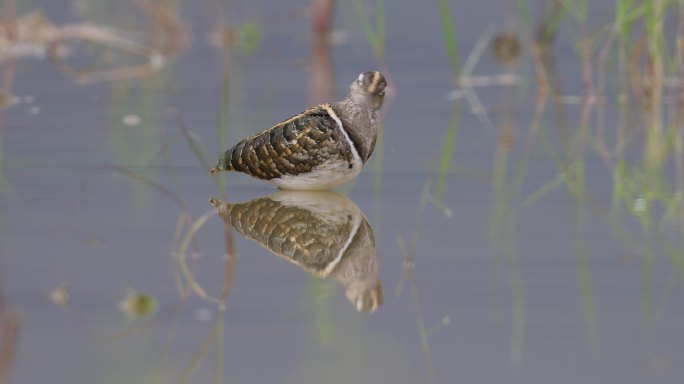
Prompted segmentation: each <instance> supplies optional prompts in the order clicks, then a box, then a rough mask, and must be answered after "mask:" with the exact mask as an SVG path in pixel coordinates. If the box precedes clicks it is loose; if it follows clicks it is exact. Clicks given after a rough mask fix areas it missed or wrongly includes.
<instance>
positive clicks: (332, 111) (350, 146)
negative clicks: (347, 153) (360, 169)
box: [323, 104, 363, 165]
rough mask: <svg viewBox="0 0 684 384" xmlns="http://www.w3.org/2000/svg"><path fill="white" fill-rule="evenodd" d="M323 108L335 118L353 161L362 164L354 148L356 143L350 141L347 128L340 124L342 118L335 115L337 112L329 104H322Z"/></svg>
mask: <svg viewBox="0 0 684 384" xmlns="http://www.w3.org/2000/svg"><path fill="white" fill-rule="evenodd" d="M323 108H325V110H326V111H327V112H328V114H329V115H330V117H332V118H333V120H335V122H336V123H337V126H338V127H340V131H342V134H343V135H344V138H345V139H346V140H347V143H349V148H351V151H352V156H353V157H354V160H355V161H358V162H360V163H361V164H362V165H363V161H362V160H361V156H359V151H357V150H356V144H354V142H353V141H352V139H351V138H350V137H349V134H348V133H347V130H346V129H345V128H344V125H343V124H342V120H340V118H339V117H338V116H337V113H335V110H334V109H333V108H332V107H331V106H330V104H324V105H323Z"/></svg>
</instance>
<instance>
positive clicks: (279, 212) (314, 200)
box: [209, 191, 383, 312]
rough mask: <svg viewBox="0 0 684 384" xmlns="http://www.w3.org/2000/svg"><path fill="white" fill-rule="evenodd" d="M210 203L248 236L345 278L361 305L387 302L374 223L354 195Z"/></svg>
mask: <svg viewBox="0 0 684 384" xmlns="http://www.w3.org/2000/svg"><path fill="white" fill-rule="evenodd" d="M209 202H210V203H211V204H212V205H213V206H215V207H216V209H217V210H218V213H219V215H220V216H221V218H223V220H224V221H226V222H229V223H230V224H231V226H232V227H233V228H235V229H236V230H237V231H238V232H240V233H241V234H242V235H244V236H245V237H246V238H248V239H251V240H255V241H256V242H258V243H259V244H261V245H262V246H263V247H264V248H266V249H268V250H269V251H270V252H272V253H274V254H276V255H278V256H280V257H282V258H284V259H286V260H287V261H290V262H291V263H293V264H295V265H297V266H298V267H300V268H302V269H303V270H305V271H307V272H309V273H312V274H314V275H316V276H319V277H324V278H334V279H335V280H337V281H339V282H340V283H341V284H342V285H343V286H344V288H345V291H346V296H347V299H348V300H349V301H350V302H351V303H352V304H354V305H355V306H356V308H357V310H359V311H364V312H373V311H374V310H375V309H377V308H378V307H379V306H380V305H382V302H383V295H382V287H381V286H380V280H379V278H378V263H377V257H376V250H375V236H374V234H373V228H371V226H370V224H369V223H368V220H367V219H366V217H365V216H364V215H363V213H362V212H361V210H360V209H359V207H357V206H356V204H354V203H353V202H352V201H351V200H349V199H348V198H346V197H344V196H341V195H339V194H337V193H333V192H313V191H312V192H295V191H280V192H277V193H274V194H272V195H269V196H266V197H262V198H258V199H255V200H252V201H249V202H247V203H239V204H233V203H225V202H222V201H220V200H218V199H215V198H211V199H210V200H209Z"/></svg>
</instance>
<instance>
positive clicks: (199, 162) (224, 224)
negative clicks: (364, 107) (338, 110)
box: [0, 0, 684, 383]
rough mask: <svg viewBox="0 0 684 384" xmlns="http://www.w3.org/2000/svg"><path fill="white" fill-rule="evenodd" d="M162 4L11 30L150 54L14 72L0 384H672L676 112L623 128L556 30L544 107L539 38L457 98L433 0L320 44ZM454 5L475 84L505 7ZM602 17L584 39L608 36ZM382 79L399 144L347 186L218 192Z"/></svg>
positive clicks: (613, 91) (677, 323)
mask: <svg viewBox="0 0 684 384" xmlns="http://www.w3.org/2000/svg"><path fill="white" fill-rule="evenodd" d="M7 3H11V2H7ZM114 3H116V4H117V6H116V7H115V6H114ZM161 3H164V4H165V5H166V6H165V7H164V8H155V7H147V8H145V7H143V10H142V11H141V9H140V8H137V7H136V6H135V5H130V4H127V5H121V3H120V2H115V1H99V2H95V1H92V2H87V1H66V0H60V1H50V2H47V1H43V2H40V1H33V2H26V3H24V2H22V4H20V6H19V5H17V6H18V9H17V14H18V15H22V14H26V13H28V12H30V11H31V10H35V9H42V10H43V12H44V17H45V18H46V19H48V20H49V21H50V22H51V23H52V24H53V25H56V26H59V25H80V27H79V28H82V27H83V24H81V23H84V22H86V21H87V22H91V23H92V25H103V26H108V27H111V28H114V30H116V31H127V32H126V33H121V34H120V35H121V36H123V37H124V41H125V42H130V41H136V42H139V45H135V44H134V45H131V44H128V43H122V41H121V40H117V39H114V38H109V37H106V38H102V36H101V35H97V36H98V37H97V38H96V39H95V40H97V41H94V42H93V41H90V42H91V43H99V44H91V45H96V46H97V47H95V48H93V47H89V46H88V45H87V44H83V42H79V41H78V40H79V38H73V36H72V37H71V38H69V39H68V44H65V46H68V47H69V52H66V53H65V56H64V58H60V59H54V58H53V59H52V60H50V59H48V58H41V53H40V52H37V53H36V52H34V51H35V50H32V49H28V50H27V48H26V47H24V48H22V49H23V51H21V52H19V53H23V55H19V57H15V58H14V59H12V58H7V59H3V61H2V62H1V64H2V91H3V93H4V94H5V96H6V98H8V99H9V100H11V102H10V103H8V104H7V105H4V103H3V110H2V111H1V112H0V113H1V114H2V115H1V116H0V278H1V279H0V283H1V284H0V299H1V300H0V317H1V318H0V322H1V324H0V327H1V329H0V333H1V336H0V342H1V347H0V374H1V375H2V377H1V379H2V380H7V382H13V383H44V382H52V383H129V382H130V383H168V382H188V383H206V382H238V383H273V382H282V383H318V382H327V383H458V382H467V383H471V382H472V383H547V382H554V383H578V382H585V383H612V382H619V383H645V382H649V383H680V382H681V381H682V378H684V367H683V366H682V364H681V361H682V358H683V357H684V332H682V329H683V328H684V301H683V300H682V298H684V295H683V294H684V292H683V291H682V281H683V280H682V279H683V277H684V251H683V248H682V238H681V233H682V232H681V230H682V220H684V213H683V210H682V207H681V204H682V202H681V198H682V194H683V193H684V189H682V187H681V186H682V185H684V181H683V180H682V179H681V177H680V176H681V171H682V169H684V168H682V164H684V157H682V153H681V148H679V147H678V146H677V145H670V146H668V145H667V143H668V142H673V141H674V142H677V141H678V142H679V145H681V140H682V138H681V136H680V135H679V134H672V131H670V130H667V129H666V128H668V127H676V126H677V124H676V123H675V117H674V116H677V111H676V109H675V106H676V105H675V104H673V103H671V102H668V100H663V101H662V104H659V107H658V108H660V109H656V112H655V113H654V112H653V109H647V108H644V107H643V106H641V105H640V104H638V103H637V102H634V104H626V103H618V101H617V100H618V94H619V93H620V89H621V88H620V87H621V82H620V80H619V78H618V77H616V76H615V75H614V73H613V72H614V71H612V70H611V71H609V74H608V76H607V79H606V84H607V87H608V88H607V91H606V95H607V96H606V99H605V100H606V102H584V103H583V101H585V100H586V98H584V97H583V94H584V90H583V83H582V80H581V79H582V65H581V59H580V58H579V56H578V54H577V50H576V45H575V42H573V41H572V38H573V37H574V36H576V34H573V32H572V31H570V32H568V31H567V30H563V31H564V32H561V33H560V34H559V37H558V40H557V41H556V42H555V46H554V47H553V49H552V52H553V54H552V56H553V59H552V60H551V62H553V63H555V64H548V63H547V67H546V68H547V71H546V72H547V75H548V79H549V80H548V82H549V83H551V84H553V91H548V92H547V93H545V94H542V93H541V92H539V89H538V86H537V82H538V77H537V74H538V70H535V64H534V59H533V58H532V55H531V54H530V52H529V47H527V43H528V42H527V41H526V40H525V39H523V48H522V51H523V53H522V55H521V57H520V58H519V59H515V60H517V61H516V63H514V64H511V63H509V64H508V65H507V66H503V65H501V64H500V63H498V62H497V61H496V60H495V59H494V58H493V57H492V55H491V54H490V53H489V50H488V49H485V50H484V51H483V53H482V54H481V55H477V56H478V57H479V60H478V61H477V62H476V63H475V65H474V70H473V73H472V76H473V77H480V78H484V79H489V81H488V82H489V83H490V84H487V85H480V86H473V87H472V89H471V91H472V92H470V93H468V92H462V91H461V92H454V90H455V87H454V81H453V80H452V79H453V76H452V71H451V68H450V56H449V53H448V50H447V48H445V43H444V38H443V36H444V35H443V32H442V24H441V22H440V20H441V19H440V8H439V7H438V4H437V3H438V2H434V4H433V3H430V2H427V3H425V4H422V5H420V6H418V5H416V4H415V3H414V2H409V1H392V2H384V3H385V4H384V8H376V6H375V3H374V2H365V1H361V2H350V3H347V2H338V4H337V6H336V8H335V11H334V12H333V19H332V20H333V21H332V38H331V39H330V40H329V44H326V43H325V42H324V41H322V40H320V39H317V38H316V33H315V32H312V27H311V26H312V18H315V17H314V16H312V15H317V13H316V12H314V11H313V10H314V8H312V6H311V5H310V4H308V3H307V2H305V1H293V2H287V3H285V2H278V1H257V2H249V3H247V2H243V3H239V4H237V3H234V4H230V5H226V4H223V3H222V2H218V1H216V2H214V1H207V2H198V3H196V2H192V3H191V2H161ZM167 3H168V4H167ZM176 3H178V4H176ZM314 3H315V2H314ZM322 3H325V2H322ZM452 3H453V4H451V13H452V22H453V25H454V35H455V36H456V39H457V41H458V43H459V49H460V53H461V56H462V60H466V57H467V56H468V55H469V54H470V52H471V50H473V49H475V50H477V41H478V39H481V38H483V36H484V38H485V40H486V38H487V37H488V39H489V40H487V41H490V40H491V39H492V36H493V35H498V34H500V33H502V32H506V31H510V30H512V29H513V28H514V26H515V25H516V20H518V23H519V19H517V18H516V13H515V12H516V11H515V9H510V8H511V7H509V6H508V5H507V4H506V3H505V2H503V1H498V0H488V1H481V2H477V3H476V4H468V5H465V4H462V3H461V2H452ZM353 4H357V5H358V4H361V5H362V9H365V10H366V11H365V13H363V14H362V13H360V11H359V9H360V8H358V7H355V6H354V5H353ZM538 5H539V10H538V14H535V13H534V12H533V14H532V16H533V17H534V18H539V19H540V18H543V15H544V11H542V10H543V9H548V8H550V5H549V4H546V3H545V2H541V3H540V4H538ZM606 6H607V5H606ZM603 7H604V6H597V5H596V4H593V5H592V7H590V9H591V12H590V15H589V19H588V25H591V26H601V25H604V24H607V23H610V22H611V18H612V17H613V10H612V9H611V8H603ZM3 12H4V13H3V17H7V16H6V15H7V9H5V10H4V11H3ZM379 14H381V15H384V19H383V21H384V30H385V36H384V43H382V52H381V54H380V55H378V54H377V53H378V50H377V49H374V48H373V42H372V41H370V40H372V39H369V38H368V35H367V31H366V32H364V31H365V30H364V25H365V24H364V20H368V22H369V23H371V24H372V25H373V26H375V25H376V24H375V22H376V20H377V17H378V15H379ZM366 18H367V19H366ZM323 24H325V23H323ZM41 25H45V24H41ZM32 28H33V30H38V29H37V28H38V27H36V26H35V25H34V26H33V27H32ZM517 28H519V31H522V32H520V34H521V35H525V34H527V35H529V34H531V33H532V32H530V31H531V30H534V27H531V26H526V25H517ZM525 28H527V29H525ZM76 29H78V28H76ZM567 29H571V28H570V27H567ZM84 30H87V28H85V29H81V31H84ZM60 31H61V32H62V33H64V31H63V30H58V31H57V32H55V31H54V30H52V33H59V32H60ZM314 31H315V29H314ZM88 33H92V31H90V32H88ZM120 35H117V36H120ZM79 36H80V35H79ZM87 36H90V37H91V40H92V35H87ZM105 36H107V35H105ZM48 40H50V39H49V38H48ZM85 40H87V39H85ZM485 42H486V41H485ZM34 43H36V42H35V41H33V42H32V44H34ZM48 43H49V41H48ZM53 43H54V42H53ZM27 46H29V48H30V47H32V45H31V44H28V45H27ZM36 46H38V47H39V48H40V44H37V45H36ZM150 46H152V47H156V51H154V52H160V54H162V56H163V57H164V58H165V61H164V63H163V65H161V66H160V67H159V68H157V67H155V65H156V64H155V63H156V61H155V60H156V59H155V57H156V56H154V55H153V54H152V52H153V51H152V49H151V48H149V47H150ZM141 47H146V48H144V49H143V48H141ZM39 48H38V49H37V50H38V51H40V49H39ZM376 48H377V47H376ZM112 50H114V51H115V53H111V52H110V51H112ZM15 53H16V52H15ZM36 56H37V57H36ZM611 65H615V64H614V63H613V64H611ZM122 66H123V67H125V68H127V69H126V70H124V71H117V70H110V69H111V68H122ZM98 68H108V69H107V70H105V71H104V72H102V71H99V72H98V71H97V69H98ZM375 68H379V69H380V70H382V71H383V72H385V75H386V76H387V77H388V79H389V81H390V87H391V91H390V92H388V93H389V96H388V100H387V102H386V105H385V107H384V111H383V121H384V131H383V132H384V135H383V138H382V140H381V142H380V143H379V144H378V147H377V148H376V151H375V154H374V156H373V158H372V160H371V161H370V163H369V164H367V165H366V167H365V169H364V171H363V173H362V174H361V175H360V176H359V177H358V178H357V179H356V180H355V181H354V182H353V183H352V184H350V185H347V186H344V187H342V188H340V189H338V190H337V191H336V192H326V193H297V192H278V191H277V190H275V189H274V188H273V187H272V186H270V185H268V184H266V183H263V182H259V181H257V180H254V179H251V178H249V177H248V176H246V175H241V174H229V175H221V176H219V177H217V178H215V179H212V178H211V177H210V176H209V174H208V169H209V166H208V164H211V165H213V163H214V162H215V160H216V158H217V156H218V155H219V154H220V153H221V152H222V151H223V150H225V149H226V148H227V146H228V144H229V143H234V142H236V141H237V140H239V139H240V138H242V137H244V136H246V135H249V134H252V133H255V132H257V131H260V130H262V129H265V128H268V127H270V126H271V125H273V124H275V123H277V122H278V121H280V120H282V119H285V118H287V117H289V116H291V115H293V114H296V113H298V112H300V111H302V110H304V109H306V108H307V107H308V106H309V105H311V104H314V103H317V102H323V101H333V100H337V99H339V98H342V97H344V95H345V94H346V91H347V87H348V84H349V83H350V82H351V81H352V80H353V79H355V78H356V76H357V75H358V73H360V72H362V71H365V70H369V69H375ZM93 72H95V74H93ZM492 79H494V80H492ZM667 92H668V93H667V94H668V95H669V94H670V93H673V94H674V93H676V92H677V89H675V90H674V91H672V92H670V89H668V90H667ZM5 96H3V97H5ZM659 112H660V113H659ZM656 114H657V115H658V116H661V117H662V119H661V120H662V121H661V122H660V125H661V126H662V127H665V128H663V129H662V137H661V139H662V140H660V141H658V138H657V137H656V138H653V137H652V136H651V135H649V134H647V131H648V129H649V128H652V127H653V126H654V125H657V124H658V122H657V119H654V118H653V116H654V115H656ZM674 131H675V132H678V130H674ZM668 132H669V133H668ZM654 142H655V144H653V143H654ZM645 143H651V144H649V145H646V144H645ZM658 143H660V144H658ZM651 145H652V146H651ZM658 145H660V146H658ZM653 148H655V150H654V149H653ZM661 149H662V150H661ZM654 152H655V153H659V154H662V157H658V156H656V157H658V158H659V159H660V160H658V161H656V160H652V158H653V156H654V155H653V153H654ZM649 159H650V160H649ZM205 163H206V164H205ZM210 197H214V199H212V200H211V203H210V201H209V199H210ZM5 378H7V379H5Z"/></svg>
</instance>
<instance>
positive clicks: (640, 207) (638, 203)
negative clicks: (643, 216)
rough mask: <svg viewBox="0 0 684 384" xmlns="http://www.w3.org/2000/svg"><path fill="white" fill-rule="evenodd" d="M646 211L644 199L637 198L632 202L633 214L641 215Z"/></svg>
mask: <svg viewBox="0 0 684 384" xmlns="http://www.w3.org/2000/svg"><path fill="white" fill-rule="evenodd" d="M645 211H646V199H644V198H643V197H639V198H637V199H635V200H634V212H637V213H643V212H645Z"/></svg>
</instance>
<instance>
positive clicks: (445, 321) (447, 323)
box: [442, 316, 451, 325]
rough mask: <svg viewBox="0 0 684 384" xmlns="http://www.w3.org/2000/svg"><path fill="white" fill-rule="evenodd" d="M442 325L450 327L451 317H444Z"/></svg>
mask: <svg viewBox="0 0 684 384" xmlns="http://www.w3.org/2000/svg"><path fill="white" fill-rule="evenodd" d="M442 324H444V325H449V324H451V317H449V316H444V317H443V318H442Z"/></svg>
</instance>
